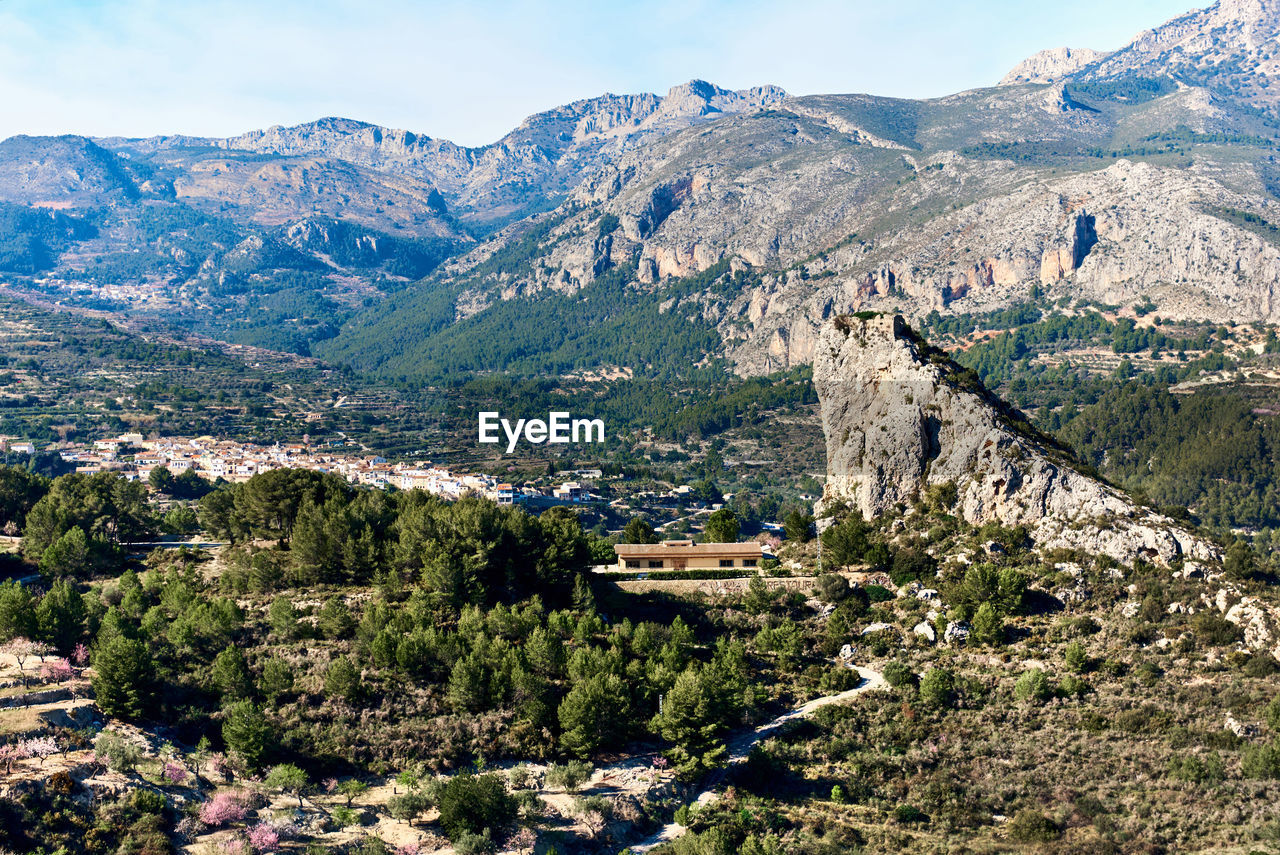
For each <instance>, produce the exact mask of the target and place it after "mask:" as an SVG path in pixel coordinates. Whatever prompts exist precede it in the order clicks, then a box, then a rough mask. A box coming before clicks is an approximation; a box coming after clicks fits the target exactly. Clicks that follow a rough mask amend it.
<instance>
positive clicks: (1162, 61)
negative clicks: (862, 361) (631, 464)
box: [324, 0, 1280, 373]
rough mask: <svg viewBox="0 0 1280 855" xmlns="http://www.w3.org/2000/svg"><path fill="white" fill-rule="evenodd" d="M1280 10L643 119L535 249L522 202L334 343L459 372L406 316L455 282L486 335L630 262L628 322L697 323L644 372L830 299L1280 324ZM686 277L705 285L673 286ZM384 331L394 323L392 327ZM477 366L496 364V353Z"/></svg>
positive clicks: (1219, 12)
mask: <svg viewBox="0 0 1280 855" xmlns="http://www.w3.org/2000/svg"><path fill="white" fill-rule="evenodd" d="M1277 8H1280V3H1278V2H1276V0H1267V2H1250V3H1242V2H1224V3H1220V4H1218V5H1216V6H1214V7H1211V8H1209V9H1206V10H1203V11H1199V12H1194V13H1191V14H1189V15H1186V16H1183V17H1180V18H1177V19H1175V20H1174V21H1172V22H1170V23H1168V24H1166V25H1164V26H1162V27H1159V28H1157V29H1155V30H1151V31H1148V32H1145V33H1143V34H1141V35H1139V36H1138V37H1137V39H1136V40H1135V41H1134V42H1133V43H1132V44H1131V45H1128V46H1126V47H1124V48H1122V49H1120V50H1118V51H1116V52H1114V53H1112V54H1108V55H1105V56H1102V55H1094V54H1084V53H1077V52H1071V53H1065V52H1063V53H1058V52H1055V53H1053V54H1051V55H1049V56H1048V57H1046V56H1045V55H1040V56H1039V58H1035V59H1033V60H1029V61H1028V62H1027V63H1024V64H1022V65H1021V66H1020V67H1019V70H1015V73H1014V74H1013V75H1012V78H1013V79H1018V78H1029V79H1047V78H1060V79H1058V80H1057V82H1055V83H1052V84H1042V83H1008V84H1006V85H1002V86H997V87H993V88H990V89H980V90H974V91H969V92H962V93H959V94H956V95H952V96H948V97H945V98H938V99H931V100H924V101H910V100H902V99H891V98H877V97H873V96H867V95H826V96H809V97H802V98H790V99H787V100H785V101H783V102H781V103H779V104H775V105H773V106H771V107H770V108H767V109H763V110H756V111H752V112H743V113H739V114H736V115H729V116H725V117H723V118H721V119H719V120H718V121H716V122H714V123H712V124H710V125H708V126H706V127H701V128H697V129H690V130H685V131H681V132H676V133H671V134H667V135H665V136H663V137H661V138H658V139H654V140H651V141H647V142H646V144H644V145H640V146H635V147H633V148H631V149H630V150H628V151H625V152H623V153H621V154H619V155H618V156H616V157H615V158H614V159H613V160H612V161H611V162H610V163H608V164H607V165H605V166H604V167H602V168H601V169H600V170H598V171H597V172H596V173H594V174H593V175H592V176H590V177H589V178H587V179H586V180H585V181H583V182H582V183H581V184H580V185H579V186H578V187H577V188H576V189H575V190H574V191H573V193H572V194H571V196H570V201H569V204H568V205H566V206H565V207H564V208H563V209H561V210H560V211H559V212H557V213H556V214H555V215H553V216H552V217H551V218H550V219H549V218H543V219H542V220H541V222H543V223H544V224H545V225H544V226H543V227H542V228H543V229H545V234H543V233H538V234H537V243H536V245H535V246H533V247H532V248H531V247H530V237H529V236H530V234H531V228H530V226H529V224H520V225H518V226H513V227H512V228H511V229H509V230H508V231H506V232H504V233H503V235H501V236H500V237H499V238H498V239H497V240H495V241H490V242H488V243H486V244H484V245H482V246H480V247H477V248H476V249H475V250H473V251H472V252H471V253H469V254H467V255H466V256H463V257H462V258H460V259H458V260H455V261H454V262H451V263H449V264H448V265H446V267H445V268H442V270H441V271H440V272H438V273H437V274H435V275H434V276H433V277H432V279H431V281H430V282H428V283H425V284H423V285H422V286H417V287H414V288H411V289H408V290H407V291H406V292H404V293H403V294H400V295H397V297H396V299H395V300H393V301H391V302H389V303H387V304H385V305H383V306H379V307H374V308H372V309H370V310H369V311H368V313H366V315H365V316H362V317H360V318H357V319H355V320H353V321H352V323H351V324H350V325H349V326H348V327H347V328H346V329H345V330H344V331H343V333H341V334H340V335H339V336H338V337H337V338H335V339H334V340H332V341H331V342H328V343H327V344H326V345H325V351H324V352H325V353H328V354H330V355H332V356H334V357H335V358H341V359H346V360H349V361H352V362H354V363H356V364H358V365H362V366H364V367H369V368H382V369H383V370H394V371H402V370H404V369H405V368H411V369H413V370H421V371H425V372H432V371H440V370H455V369H459V368H462V367H463V366H462V365H460V364H459V363H458V361H457V360H456V359H455V358H454V357H452V356H450V353H452V352H456V351H457V347H458V345H457V342H456V341H454V340H453V339H452V338H451V337H450V334H449V333H447V332H446V333H433V334H432V335H431V336H427V337H424V338H423V339H421V340H420V341H418V342H416V343H415V342H413V341H412V340H406V337H405V334H404V331H403V330H400V329H399V328H398V327H397V320H396V317H395V316H396V315H397V314H400V313H404V314H406V315H407V316H413V315H414V313H415V312H419V311H425V308H424V307H425V306H426V304H427V303H430V305H431V311H430V314H431V316H432V317H439V316H440V313H441V308H440V301H441V300H442V299H443V297H442V294H444V293H445V292H444V291H443V290H442V288H446V289H448V288H451V289H453V291H454V292H456V296H454V297H453V298H452V299H453V302H452V304H451V306H452V310H453V313H454V318H453V323H454V324H460V325H461V326H460V327H459V330H458V331H457V333H456V335H458V336H462V335H464V334H465V335H466V336H468V337H472V338H481V339H483V338H485V337H486V335H487V328H486V324H487V323H493V324H497V323H503V324H509V323H510V321H509V319H508V318H507V313H506V310H505V309H504V308H503V307H502V303H504V302H505V301H510V300H513V299H514V300H519V301H526V302H528V303H529V304H530V305H537V304H538V302H539V301H560V302H562V303H564V304H565V305H562V306H561V308H560V309H559V310H558V311H557V316H558V317H570V316H571V314H570V308H571V307H572V305H573V300H575V299H577V300H580V301H590V300H592V299H597V298H596V297H595V296H594V295H595V294H596V293H597V292H599V291H600V290H601V289H602V288H605V287H606V286H608V287H613V286H612V285H610V284H609V283H612V282H613V281H615V280H616V279H618V278H619V277H620V276H628V277H630V278H632V279H634V282H633V283H632V284H631V285H630V286H629V287H628V288H627V289H626V290H624V291H622V292H618V293H613V292H610V294H609V297H608V299H610V300H612V301H614V302H616V303H617V304H618V305H619V306H620V307H622V306H626V307H629V308H626V309H625V311H626V312H633V313H635V318H636V319H637V320H636V321H635V325H636V326H637V327H639V328H643V327H645V326H649V327H651V328H654V329H657V326H656V325H654V324H652V323H650V324H647V325H646V324H642V323H640V322H639V320H638V318H639V317H640V313H641V312H642V309H643V307H644V305H653V306H656V307H657V308H658V309H660V310H661V311H663V312H675V313H677V314H678V315H681V316H683V317H684V318H685V320H686V322H687V326H686V328H685V334H683V335H682V334H681V333H679V332H678V331H676V330H673V331H672V333H671V336H670V337H669V339H662V337H661V336H660V335H658V334H655V341H654V342H653V343H652V345H651V347H649V348H648V349H647V350H646V351H645V353H644V354H643V357H640V356H636V357H632V358H633V359H637V360H641V361H642V364H641V365H639V366H633V367H640V368H643V367H644V365H646V364H647V365H654V364H656V363H655V360H658V359H659V358H660V354H661V353H662V352H664V350H665V349H669V348H670V347H671V346H673V343H675V342H681V341H684V340H687V338H688V337H690V336H692V335H693V333H694V331H702V330H711V331H713V332H714V336H713V340H714V341H715V342H716V346H715V347H713V349H712V355H727V356H729V357H730V358H731V360H732V361H733V363H734V364H735V366H736V368H737V369H738V370H739V371H742V372H747V373H755V372H765V371H771V370H777V369H781V368H786V367H789V366H793V365H797V364H801V363H807V362H809V361H811V359H812V356H813V348H814V346H815V342H816V334H817V330H818V329H819V327H820V325H821V323H822V321H823V320H824V319H826V318H828V317H830V316H831V315H832V314H835V313H840V312H850V311H856V310H860V309H895V308H896V309H899V310H901V311H903V312H905V313H907V314H908V315H910V316H914V317H918V316H921V315H924V314H926V313H928V312H930V311H934V310H936V311H939V312H943V313H947V312H973V311H987V310H994V309H1000V308H1003V307H1007V306H1010V305H1014V304H1017V303H1019V302H1024V301H1028V300H1033V299H1034V300H1039V301H1044V300H1064V299H1065V300H1067V301H1069V302H1075V301H1078V300H1081V299H1084V300H1092V301H1095V302H1099V303H1103V304H1109V305H1119V306H1126V305H1130V304H1134V303H1138V302H1144V303H1145V301H1148V300H1150V301H1151V302H1152V303H1153V304H1154V305H1155V306H1156V308H1157V310H1158V312H1159V313H1160V314H1162V315H1164V316H1167V317H1171V318H1189V319H1205V320H1212V321H1216V322H1222V321H1231V320H1240V319H1246V320H1267V321H1272V322H1276V321H1280V299H1277V298H1278V297H1280V293H1278V286H1280V247H1278V246H1277V243H1278V242H1280V238H1277V235H1280V226H1277V225H1274V224H1280V207H1278V200H1280V196H1278V195H1277V189H1278V188H1280V180H1278V179H1280V172H1277V166H1276V163H1275V157H1276V153H1277V148H1278V146H1277V137H1280V125H1278V124H1277V121H1276V116H1275V113H1274V112H1273V111H1272V110H1271V109H1270V101H1269V100H1268V98H1262V97H1255V94H1254V93H1256V92H1262V91H1264V90H1266V89H1267V88H1268V86H1269V85H1270V84H1269V83H1268V77H1269V75H1270V73H1271V60H1270V58H1269V57H1270V51H1271V50H1272V48H1271V47H1270V45H1274V44H1275V37H1276V35H1277V29H1278V28H1277V23H1278V22H1280V17H1278V16H1277V14H1276V10H1277ZM1086 60H1088V61H1086ZM519 252H528V253H530V255H529V257H528V258H524V259H522V262H521V264H520V266H519V268H518V270H517V271H516V272H515V273H514V274H513V273H512V272H511V270H512V269H513V268H511V267H510V265H511V263H512V262H511V261H510V257H511V256H512V254H518V253H519ZM494 258H499V259H503V262H502V264H498V265H495V264H494V262H493V259H494ZM504 265H505V267H504ZM629 271H634V273H630V272H629ZM695 275H698V276H701V277H702V280H701V281H700V286H699V287H698V288H697V289H696V290H690V289H689V288H687V287H685V286H683V285H681V284H680V283H679V280H680V279H681V277H690V276H695ZM575 295H578V296H576V297H575ZM623 311H624V310H623V309H622V308H620V309H619V312H623ZM526 314H528V312H526ZM488 318H492V319H493V321H488V320H487V319H488ZM499 319H501V320H499ZM381 329H385V330H388V331H390V330H396V332H395V333H394V334H393V333H390V332H388V336H390V335H394V337H395V346H394V347H383V346H382V344H381V343H380V341H379V338H380V336H381V333H380V330H381ZM585 349H586V348H583V347H579V348H576V349H575V350H574V352H575V353H578V352H582V351H583V350H585ZM466 367H480V368H485V369H499V368H502V367H503V364H502V362H501V358H500V355H499V354H496V353H495V355H494V358H493V359H491V360H489V361H488V362H485V361H484V360H478V361H477V359H471V360H469V361H468V362H467V363H466ZM539 367H540V368H542V369H543V370H551V369H556V368H559V367H562V362H559V361H550V362H544V363H540V364H539Z"/></svg>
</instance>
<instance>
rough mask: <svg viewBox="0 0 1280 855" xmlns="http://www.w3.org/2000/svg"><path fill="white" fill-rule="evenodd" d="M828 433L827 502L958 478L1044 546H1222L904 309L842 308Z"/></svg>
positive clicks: (823, 353) (976, 509)
mask: <svg viewBox="0 0 1280 855" xmlns="http://www.w3.org/2000/svg"><path fill="white" fill-rule="evenodd" d="M814 386H815V387H816V389H817V391H818V398H819V401H820V404H821V410H822V427H823V431H824V432H825V434H826V441H827V486H826V492H825V494H824V496H823V499H822V504H823V505H824V506H829V505H830V504H831V503H833V502H836V501H842V502H845V503H847V504H848V505H849V506H850V507H852V508H854V509H856V510H858V511H860V512H861V513H862V514H863V515H864V516H866V517H868V518H870V517H874V516H877V515H879V514H883V513H885V512H886V511H888V510H889V509H891V508H893V507H894V506H895V505H898V504H900V503H910V502H911V501H912V500H913V499H914V498H915V497H917V496H918V495H919V494H920V493H921V491H922V490H923V489H924V488H927V487H930V486H935V485H944V484H953V485H955V487H956V491H957V499H956V505H955V513H956V514H957V515H959V516H961V517H963V518H964V519H965V520H967V521H968V522H970V523H973V524H975V525H977V524H982V523H985V522H988V521H992V520H994V521H998V522H1000V523H1002V524H1004V525H1010V526H1012V525H1024V526H1027V528H1028V530H1029V531H1030V533H1031V536H1032V538H1033V539H1034V540H1035V542H1036V545H1037V546H1039V547H1041V548H1056V547H1066V548H1072V549H1083V550H1086V551H1088V552H1091V553H1101V554H1106V555H1110V556H1111V557H1113V558H1115V559H1116V560H1117V561H1121V562H1125V563H1130V562H1132V561H1134V560H1135V559H1143V560H1146V561H1154V562H1160V563H1168V562H1169V561H1171V560H1173V559H1175V558H1179V557H1185V558H1197V559H1213V558H1214V557H1215V556H1216V550H1215V548H1214V547H1213V546H1212V545H1210V544H1208V543H1206V542H1205V541H1203V540H1201V539H1199V538H1197V537H1196V536H1195V535H1193V534H1191V533H1190V532H1188V531H1186V530H1184V529H1181V528H1179V527H1178V526H1176V525H1175V524H1174V522H1173V521H1172V520H1171V519H1169V518H1167V517H1164V516H1161V515H1159V514H1156V513H1153V512H1151V511H1149V510H1147V509H1145V508H1141V507H1139V506H1137V505H1135V504H1134V503H1133V502H1132V501H1131V500H1130V499H1129V498H1128V497H1126V496H1125V495H1123V494H1122V493H1120V492H1119V491H1117V490H1115V489H1113V488H1112V487H1109V486H1107V485H1106V484H1103V483H1102V482H1100V481H1098V480H1096V479H1094V478H1091V477H1089V476H1087V475H1085V474H1083V473H1081V472H1080V471H1079V470H1077V469H1076V468H1075V466H1074V463H1073V460H1072V458H1071V457H1070V455H1069V454H1068V453H1067V452H1065V451H1064V450H1062V449H1061V448H1059V447H1057V446H1056V445H1055V444H1054V443H1053V442H1052V440H1050V439H1048V438H1047V437H1044V436H1043V435H1041V434H1039V433H1037V432H1036V431H1035V430H1034V429H1033V428H1032V427H1031V426H1030V425H1029V424H1028V423H1027V422H1026V421H1025V420H1024V419H1023V418H1022V417H1021V415H1020V414H1018V413H1017V412H1015V411H1013V410H1011V409H1010V408H1009V407H1007V406H1006V405H1005V404H1004V403H1003V402H1001V401H1000V400H999V399H997V398H995V397H994V396H993V395H991V393H989V392H988V391H987V390H985V389H984V388H982V386H981V384H979V383H978V381H977V380H976V378H973V376H972V375H971V374H968V373H966V372H964V371H963V370H962V369H960V368H959V367H958V366H956V365H955V364H954V363H953V362H951V361H950V360H949V359H948V358H947V357H946V355H945V354H943V353H942V352H941V351H938V350H935V349H931V348H929V347H928V346H927V345H926V344H925V343H924V342H922V341H921V340H920V339H919V338H918V337H917V336H916V335H915V333H914V332H912V331H911V329H910V328H909V327H908V326H907V324H906V322H905V321H904V320H903V319H902V317H900V316H897V315H876V316H871V317H866V318H862V317H856V316H840V317H837V318H835V319H834V320H832V321H831V322H830V323H828V324H827V325H826V326H825V327H823V330H822V333H821V335H820V337H819V339H818V342H817V348H816V352H815V355H814Z"/></svg>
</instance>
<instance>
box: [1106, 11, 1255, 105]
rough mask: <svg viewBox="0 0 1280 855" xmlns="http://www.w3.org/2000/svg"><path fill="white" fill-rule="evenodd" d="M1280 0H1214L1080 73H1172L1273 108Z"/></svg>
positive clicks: (1111, 75) (1115, 75)
mask: <svg viewBox="0 0 1280 855" xmlns="http://www.w3.org/2000/svg"><path fill="white" fill-rule="evenodd" d="M1277 36H1280V0H1218V2H1217V3H1214V4H1213V5H1212V6H1208V7H1205V8H1203V9H1194V10H1192V11H1190V12H1187V13H1186V14H1184V15H1179V16H1178V17H1176V18H1173V19H1171V20H1169V21H1166V22H1165V23H1164V24H1161V25H1160V26H1158V27H1154V28H1152V29H1150V30H1144V31H1143V32H1141V33H1139V34H1138V35H1137V36H1136V37H1134V39H1133V41H1131V42H1130V43H1129V44H1127V45H1125V46H1124V47H1122V48H1120V49H1119V50H1117V51H1115V52H1114V53H1112V54H1110V55H1108V56H1106V57H1104V58H1101V59H1100V60H1099V61H1098V62H1097V63H1094V64H1091V65H1089V66H1088V67H1087V68H1085V69H1083V71H1082V72H1081V73H1082V74H1083V75H1084V76H1085V77H1086V78H1088V79H1103V80H1106V79H1116V78H1120V77H1126V76H1143V77H1172V78H1174V79H1176V80H1179V81H1180V82H1182V83H1184V84H1187V85H1195V86H1206V87H1209V88H1212V89H1214V90H1216V91H1219V92H1224V93H1229V94H1231V95H1234V96H1238V97H1243V98H1247V99H1250V100H1252V101H1254V102H1255V103H1258V104H1261V105H1264V106H1271V107H1274V106H1276V105H1277V104H1280V92H1278V91H1277V87H1276V86H1275V85H1273V84H1274V83H1275V82H1276V81H1277V80H1278V79H1280V52H1278V51H1277V50H1276V38H1277Z"/></svg>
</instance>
